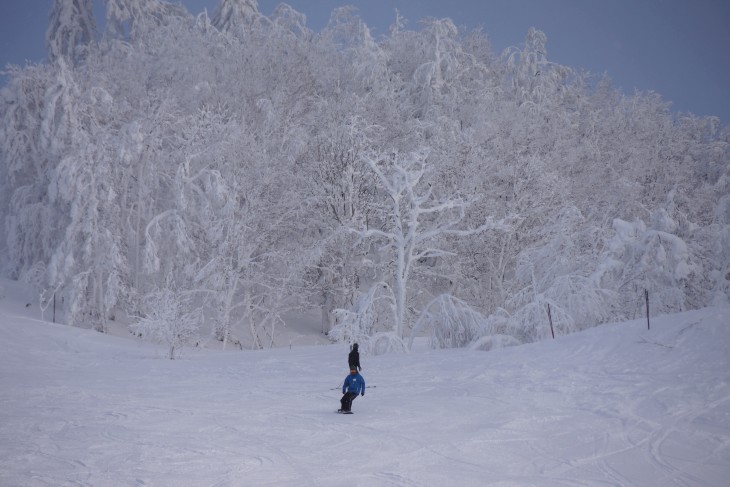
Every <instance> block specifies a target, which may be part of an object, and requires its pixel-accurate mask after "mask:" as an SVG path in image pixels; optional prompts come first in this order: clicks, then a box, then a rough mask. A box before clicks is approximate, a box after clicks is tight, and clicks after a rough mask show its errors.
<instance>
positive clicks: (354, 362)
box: [347, 343, 362, 372]
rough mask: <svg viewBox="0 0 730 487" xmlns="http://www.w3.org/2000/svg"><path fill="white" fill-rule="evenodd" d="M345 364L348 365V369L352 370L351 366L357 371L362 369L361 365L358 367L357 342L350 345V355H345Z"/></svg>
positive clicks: (358, 353)
mask: <svg viewBox="0 0 730 487" xmlns="http://www.w3.org/2000/svg"><path fill="white" fill-rule="evenodd" d="M347 365H349V366H350V370H352V368H353V367H355V369H356V370H357V371H358V372H360V371H361V370H362V367H360V352H358V351H357V343H354V344H353V345H352V350H350V355H348V356H347Z"/></svg>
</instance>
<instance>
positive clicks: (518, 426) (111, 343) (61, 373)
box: [0, 281, 730, 487]
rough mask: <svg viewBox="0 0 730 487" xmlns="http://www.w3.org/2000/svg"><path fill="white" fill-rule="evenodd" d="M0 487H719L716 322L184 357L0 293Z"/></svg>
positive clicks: (721, 371) (680, 317)
mask: <svg viewBox="0 0 730 487" xmlns="http://www.w3.org/2000/svg"><path fill="white" fill-rule="evenodd" d="M0 286H1V287H2V291H3V292H2V293H0V295H2V294H4V297H3V298H2V299H0V485H2V486H71V485H74V486H76V485H89V486H260V485H261V486H265V485H270V486H297V487H299V486H358V485H359V486H576V485H589V486H591V485H598V486H602V485H614V486H662V487H664V486H673V485H680V486H723V485H730V484H729V482H730V386H729V385H728V382H729V381H730V309H728V308H711V309H704V310H700V311H693V312H687V313H681V314H677V315H671V316H664V317H657V318H654V319H653V320H652V323H651V325H652V329H651V330H650V331H648V330H647V329H646V328H647V327H646V322H645V321H642V320H637V321H634V322H628V323H621V324H612V325H605V326H601V327H599V328H595V329H592V330H590V331H587V332H583V333H578V334H574V335H571V336H566V337H560V338H559V339H557V340H554V341H552V340H551V341H545V342H541V343H537V344H533V345H526V346H520V347H514V348H507V349H500V350H495V351H491V352H477V351H466V350H442V351H433V350H429V349H426V348H425V347H423V346H422V347H421V348H419V349H418V350H416V351H413V352H411V353H410V354H407V355H387V356H369V355H365V354H362V355H361V362H362V364H363V376H364V377H365V379H366V381H367V384H368V385H369V386H371V387H370V388H368V389H367V393H366V395H365V397H364V398H363V397H359V398H358V399H357V400H356V401H355V402H354V404H353V411H354V412H355V414H353V415H349V416H348V415H339V414H336V413H335V410H336V409H337V408H338V407H339V398H340V396H341V394H340V391H339V385H340V384H341V383H342V380H343V379H344V377H345V376H346V374H347V370H346V369H347V368H346V365H347V348H346V347H345V346H343V345H322V346H307V347H293V348H292V349H289V348H285V349H274V350H266V351H253V352H240V351H226V352H221V351H212V350H208V351H205V350H197V351H196V350H190V351H187V352H185V353H184V354H183V356H182V357H181V358H180V359H178V360H175V361H170V360H167V359H165V358H163V357H164V355H165V350H164V348H161V347H155V346H153V345H149V344H144V343H140V342H137V341H135V340H133V339H125V338H119V337H112V336H108V335H102V334H99V333H96V332H93V331H88V330H81V329H78V328H72V327H68V326H62V325H54V324H50V323H46V322H42V321H40V320H39V319H38V317H39V316H40V311H38V309H37V305H31V306H30V307H28V308H26V307H25V303H24V301H25V299H23V296H22V291H21V290H20V289H19V288H18V287H17V284H16V283H12V282H9V281H2V283H0Z"/></svg>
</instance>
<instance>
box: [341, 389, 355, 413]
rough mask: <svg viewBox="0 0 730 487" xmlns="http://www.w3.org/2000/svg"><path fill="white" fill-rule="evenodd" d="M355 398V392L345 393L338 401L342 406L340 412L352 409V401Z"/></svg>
mask: <svg viewBox="0 0 730 487" xmlns="http://www.w3.org/2000/svg"><path fill="white" fill-rule="evenodd" d="M356 397H357V393H356V392H346V393H345V395H344V396H342V399H340V404H342V410H343V411H350V410H351V409H352V401H354V400H355V398H356Z"/></svg>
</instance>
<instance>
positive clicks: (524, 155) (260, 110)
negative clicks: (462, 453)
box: [0, 0, 730, 355]
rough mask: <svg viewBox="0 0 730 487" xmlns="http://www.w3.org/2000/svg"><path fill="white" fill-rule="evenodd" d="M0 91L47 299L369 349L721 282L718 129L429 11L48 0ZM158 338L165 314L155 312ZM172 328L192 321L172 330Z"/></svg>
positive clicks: (15, 224) (68, 309)
mask: <svg viewBox="0 0 730 487" xmlns="http://www.w3.org/2000/svg"><path fill="white" fill-rule="evenodd" d="M46 42H47V47H48V61H47V62H46V63H42V64H29V65H27V66H23V67H10V68H9V73H8V83H7V85H6V86H5V87H3V88H2V91H1V92H0V219H1V220H2V236H3V238H2V239H1V240H0V273H1V274H2V275H3V276H6V277H10V278H13V279H21V280H25V281H27V282H29V283H32V284H33V285H34V286H35V287H36V289H37V290H38V293H39V296H40V299H41V306H42V307H44V308H45V307H46V306H48V303H50V301H51V300H52V299H53V298H54V297H55V300H56V303H57V307H58V311H57V318H56V320H57V321H60V322H64V323H67V324H70V325H75V326H83V327H93V328H95V329H97V330H99V331H102V332H104V331H106V330H107V327H108V325H109V323H110V320H121V321H124V322H126V323H130V325H131V326H130V331H131V332H134V333H136V334H140V335H148V336H156V335H159V336H163V335H165V333H162V332H161V331H160V330H161V328H164V327H168V328H169V327H172V328H170V329H166V330H165V331H166V333H167V334H168V335H169V336H171V337H172V338H168V339H167V342H166V343H168V344H169V345H170V347H171V352H170V353H171V355H172V354H173V353H174V352H173V350H174V348H175V347H176V346H180V344H178V343H176V342H175V341H176V340H180V339H184V338H185V337H194V336H195V335H196V334H209V335H212V336H215V338H216V339H218V340H220V341H222V342H223V344H224V346H225V344H226V343H230V342H232V341H233V340H235V341H236V342H237V343H240V344H242V346H243V347H244V348H263V347H270V346H274V345H276V334H277V332H278V330H280V328H281V327H282V326H286V320H287V317H291V316H295V317H296V316H304V315H309V316H311V315H312V314H314V313H316V315H317V316H318V319H321V322H322V325H321V326H322V331H323V332H325V333H328V335H329V336H330V337H331V338H332V339H335V340H360V342H361V346H366V347H369V349H370V350H371V351H373V352H376V353H378V352H384V351H387V350H393V349H407V348H408V343H409V338H410V336H411V335H412V334H413V333H418V334H424V335H428V336H430V337H431V340H432V343H433V345H434V346H436V347H462V346H470V345H472V346H477V345H476V344H479V343H481V344H485V343H497V342H500V343H506V342H509V343H513V342H514V343H518V342H520V343H523V342H529V341H535V340H540V339H544V338H546V337H549V336H550V324H549V322H548V315H547V306H548V305H549V306H550V310H551V317H552V321H553V325H554V329H555V332H556V334H565V333H569V332H572V331H577V330H581V329H584V328H587V327H591V326H595V325H597V324H601V323H605V322H609V321H613V320H623V319H627V318H634V317H638V316H640V315H641V314H642V313H644V312H645V310H644V293H645V291H648V292H649V295H650V298H651V312H652V314H661V313H668V312H675V311H680V310H686V309H692V308H698V307H703V306H708V305H712V304H722V303H727V302H728V301H729V300H730V250H729V249H730V150H729V148H728V144H729V143H730V130H729V129H728V127H723V125H722V124H721V122H720V120H719V119H717V118H714V117H704V118H701V117H696V116H693V115H691V114H677V113H673V112H672V111H671V110H670V104H669V103H668V102H666V101H664V100H663V99H662V98H661V97H660V96H659V95H658V94H656V93H651V92H650V93H640V92H637V93H634V94H631V95H627V94H623V93H621V92H619V91H617V90H616V89H614V88H613V87H612V85H611V82H610V80H609V79H607V78H603V77H592V76H589V75H587V74H585V73H582V72H579V71H577V70H575V69H572V68H570V67H568V66H561V65H558V64H555V63H553V62H550V61H549V58H548V57H547V54H546V45H548V42H547V36H546V35H545V34H544V33H543V32H541V31H539V30H536V29H531V30H530V31H529V32H527V33H526V37H525V40H524V43H523V44H522V45H520V46H517V47H514V48H510V49H507V50H506V51H505V52H502V53H495V52H493V51H492V50H491V48H490V42H489V37H488V33H483V32H480V31H478V30H477V31H472V32H461V31H459V30H458V29H457V28H456V27H455V26H454V24H453V23H452V22H451V21H450V20H448V19H429V20H425V21H422V22H421V23H419V24H418V25H417V28H413V29H408V28H406V22H405V20H404V19H402V18H399V17H396V18H394V19H393V24H392V26H391V28H390V31H389V34H388V35H386V36H383V37H382V38H379V39H376V38H374V37H373V36H372V35H371V34H370V32H369V30H368V28H367V26H366V25H365V24H364V23H363V22H362V20H361V19H360V18H359V17H358V16H357V12H356V11H355V10H354V9H351V8H348V7H343V8H340V9H337V10H335V11H333V12H332V16H331V19H330V21H329V24H328V25H327V26H326V28H324V29H323V30H322V31H321V32H313V31H312V30H310V29H308V28H307V27H306V25H305V16H304V14H302V13H300V12H297V11H295V10H293V9H292V8H291V7H289V6H287V5H285V4H282V5H280V6H279V7H278V8H277V9H276V11H275V12H274V13H273V14H272V15H271V16H268V17H267V16H264V15H262V14H261V13H260V12H259V11H258V8H257V3H256V0H221V1H220V4H219V6H218V8H217V9H216V10H215V12H213V13H212V16H208V15H207V14H206V13H203V14H200V15H198V16H197V17H196V16H193V15H191V14H190V13H188V12H187V11H186V10H185V9H184V8H183V7H181V6H179V5H178V4H173V3H170V2H166V1H163V0H106V21H105V24H104V29H103V32H99V31H98V29H97V26H96V23H95V20H94V17H93V14H92V1H91V0H54V2H53V8H52V12H51V15H50V24H49V28H48V31H47V39H46ZM161 339H162V340H164V338H161ZM191 339H192V338H191Z"/></svg>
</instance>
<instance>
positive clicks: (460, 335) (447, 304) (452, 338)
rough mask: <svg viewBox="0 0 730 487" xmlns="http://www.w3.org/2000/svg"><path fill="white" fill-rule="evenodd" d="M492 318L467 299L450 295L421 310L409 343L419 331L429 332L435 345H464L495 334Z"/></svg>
mask: <svg viewBox="0 0 730 487" xmlns="http://www.w3.org/2000/svg"><path fill="white" fill-rule="evenodd" d="M488 324H489V322H488V320H487V319H486V318H485V317H484V316H482V314H481V313H479V312H478V311H476V310H475V309H473V308H472V307H471V306H469V305H468V304H467V303H465V302H464V301H462V300H460V299H459V298H456V297H454V296H451V295H448V294H442V295H440V296H437V297H436V298H434V299H433V300H431V302H430V303H428V305H426V307H425V308H424V309H423V311H421V315H420V316H419V317H418V319H417V320H416V323H415V325H414V326H413V331H412V332H411V339H410V344H409V346H412V345H413V340H414V339H415V337H416V335H418V334H419V333H423V332H427V333H428V334H429V342H430V344H431V347H432V348H462V347H466V346H467V345H469V344H470V343H473V342H474V341H475V340H478V339H480V338H482V337H484V336H485V335H489V334H491V332H492V330H491V329H490V328H489V326H488Z"/></svg>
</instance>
